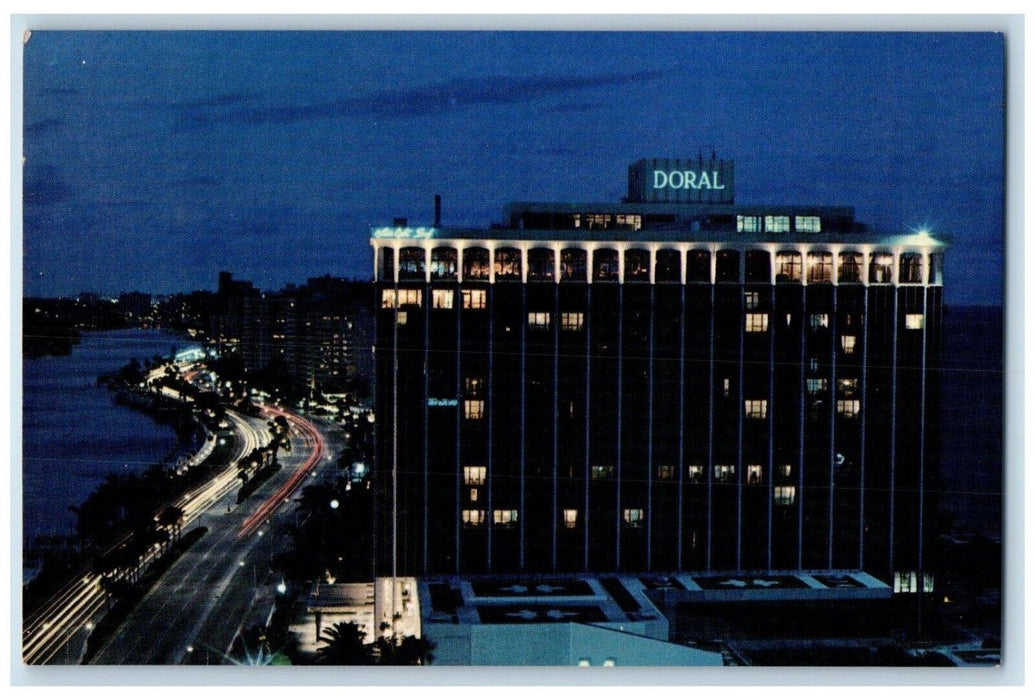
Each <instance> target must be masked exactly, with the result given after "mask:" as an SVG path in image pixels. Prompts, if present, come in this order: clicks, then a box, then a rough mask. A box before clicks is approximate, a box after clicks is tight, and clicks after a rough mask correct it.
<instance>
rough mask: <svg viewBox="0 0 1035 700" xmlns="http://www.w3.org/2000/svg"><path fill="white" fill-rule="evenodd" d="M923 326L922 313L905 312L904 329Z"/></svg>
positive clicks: (911, 329) (912, 329) (915, 328)
mask: <svg viewBox="0 0 1035 700" xmlns="http://www.w3.org/2000/svg"><path fill="white" fill-rule="evenodd" d="M923 327H924V315H923V314H906V330H910V331H918V330H920V329H921V328H923Z"/></svg>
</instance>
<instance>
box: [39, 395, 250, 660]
mask: <svg viewBox="0 0 1035 700" xmlns="http://www.w3.org/2000/svg"><path fill="white" fill-rule="evenodd" d="M227 418H228V419H229V420H230V422H231V423H232V424H233V426H234V433H235V439H234V449H233V453H232V456H231V458H230V460H229V462H228V463H227V466H226V468H225V469H223V470H222V471H220V472H219V473H218V474H217V475H216V476H215V477H214V478H213V479H212V480H210V481H209V482H208V483H205V484H202V485H200V486H198V487H195V488H194V489H193V490H191V491H189V492H187V493H186V494H184V495H183V496H182V497H180V498H179V499H178V500H177V501H176V502H175V504H174V505H176V506H177V507H179V508H180V509H182V510H183V525H184V526H187V525H189V524H190V523H191V522H192V521H193V520H194V519H196V518H197V517H198V516H199V515H200V514H201V513H204V512H205V511H206V510H208V509H209V508H211V507H212V505H213V504H214V503H219V502H220V501H221V500H223V499H224V498H226V497H227V496H228V494H230V493H231V492H232V491H233V490H234V488H235V487H236V482H237V467H236V465H237V462H238V460H240V459H241V458H243V457H244V456H245V455H247V454H248V453H250V452H251V451H252V450H253V449H255V448H256V447H259V446H261V445H265V444H266V443H268V442H269V440H270V433H269V429H268V428H267V426H266V425H265V422H264V421H257V420H255V419H247V418H245V417H244V416H241V415H239V414H237V413H234V412H232V411H227ZM157 553H158V546H157V545H155V547H154V548H153V549H152V550H151V552H149V554H148V555H147V557H146V558H145V564H148V563H150V561H151V560H153V558H154V556H155V555H156V554H157ZM105 597H106V596H105V594H104V592H103V591H102V590H101V586H100V576H97V575H95V574H94V573H92V571H90V569H84V570H82V571H81V572H80V573H79V575H78V576H77V577H76V578H74V579H73V580H72V581H70V582H69V583H68V584H66V585H65V586H64V587H63V588H62V589H61V590H60V591H58V592H57V593H56V594H55V595H54V596H53V597H52V598H51V599H50V601H48V602H47V603H46V604H44V605H43V606H41V607H40V608H39V609H38V610H36V611H35V612H33V613H32V614H30V615H28V616H26V617H25V619H24V623H23V627H22V660H23V661H24V662H25V663H26V664H47V663H76V662H77V661H78V658H79V653H80V650H81V646H82V643H83V642H84V641H85V637H86V636H88V634H89V631H90V630H91V629H92V628H93V624H94V621H95V620H96V619H97V618H98V616H99V615H100V613H101V612H102V609H103V608H104V602H105Z"/></svg>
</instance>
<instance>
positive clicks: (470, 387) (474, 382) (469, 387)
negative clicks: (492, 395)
mask: <svg viewBox="0 0 1035 700" xmlns="http://www.w3.org/2000/svg"><path fill="white" fill-rule="evenodd" d="M484 390H485V379H483V378H482V377H465V378H464V395H465V396H474V397H477V396H481V395H482V392H483V391H484Z"/></svg>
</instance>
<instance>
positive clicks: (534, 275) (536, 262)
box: [528, 248, 553, 282]
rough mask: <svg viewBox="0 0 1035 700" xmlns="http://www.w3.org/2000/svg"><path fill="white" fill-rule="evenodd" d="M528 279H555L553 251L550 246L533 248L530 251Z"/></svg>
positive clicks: (546, 280) (533, 280)
mask: <svg viewBox="0 0 1035 700" xmlns="http://www.w3.org/2000/svg"><path fill="white" fill-rule="evenodd" d="M528 281H529V282H552V281H553V251H552V250H550V249H549V248H533V249H532V250H530V251H528Z"/></svg>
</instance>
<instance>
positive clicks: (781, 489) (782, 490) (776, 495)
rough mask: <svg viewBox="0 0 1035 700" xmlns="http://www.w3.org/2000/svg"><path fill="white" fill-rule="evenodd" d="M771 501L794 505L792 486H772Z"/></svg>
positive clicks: (778, 503)
mask: <svg viewBox="0 0 1035 700" xmlns="http://www.w3.org/2000/svg"><path fill="white" fill-rule="evenodd" d="M773 502H774V503H775V504H776V505H778V506H792V505H794V487H793V486H776V487H774V488H773Z"/></svg>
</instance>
